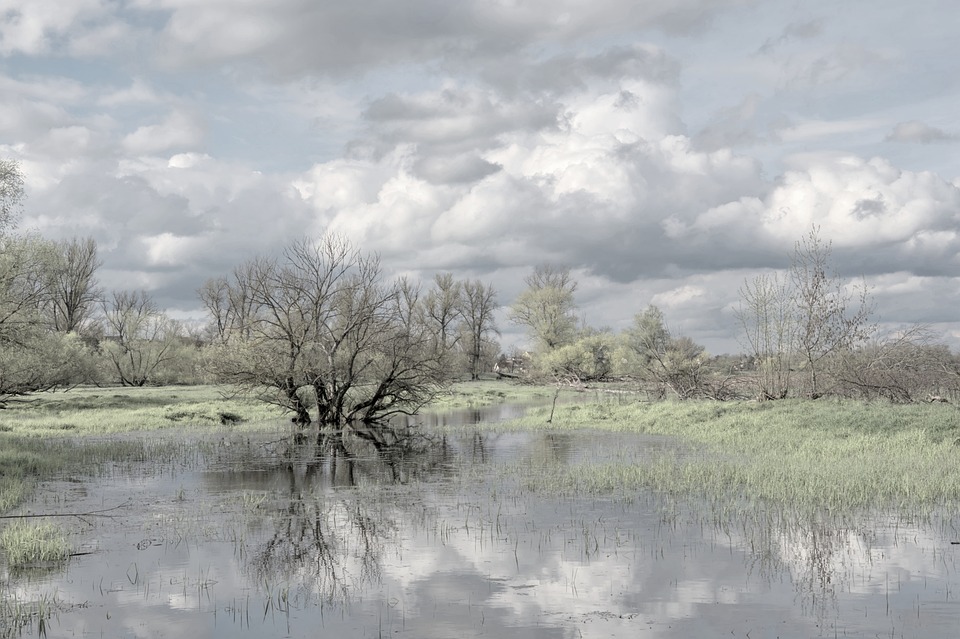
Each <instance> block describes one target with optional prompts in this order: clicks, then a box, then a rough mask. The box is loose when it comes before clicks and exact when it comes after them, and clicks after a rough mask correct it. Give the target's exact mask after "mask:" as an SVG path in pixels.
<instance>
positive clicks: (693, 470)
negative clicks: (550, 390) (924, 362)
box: [495, 400, 960, 512]
mask: <svg viewBox="0 0 960 639" xmlns="http://www.w3.org/2000/svg"><path fill="white" fill-rule="evenodd" d="M548 415H549V407H548V408H546V409H536V410H534V411H532V412H531V413H529V414H528V415H527V416H526V417H524V418H523V419H520V420H516V421H513V422H508V423H506V424H499V425H496V426H495V428H498V429H504V430H507V429H518V430H530V429H556V430H563V429H604V430H611V431H620V432H634V433H638V434H651V435H666V436H670V437H674V438H676V439H677V441H678V443H679V444H680V445H679V446H678V449H677V451H676V452H675V453H673V454H663V455H661V456H660V457H658V458H656V459H653V460H649V461H644V462H632V461H624V462H613V463H596V464H591V463H588V464H581V465H577V466H572V467H569V468H561V469H556V470H552V471H544V472H539V473H536V474H534V475H533V476H532V477H530V478H529V480H528V483H529V485H530V486H531V487H532V488H536V489H539V490H551V491H559V492H571V493H578V494H591V493H593V494H599V493H605V492H610V491H630V490H638V489H642V488H645V489H653V490H656V491H659V492H663V493H669V494H676V495H697V496H702V497H706V498H710V499H714V500H721V501H724V502H725V503H736V502H740V501H742V500H747V501H748V502H749V501H763V502H765V503H768V504H769V503H776V504H780V505H782V506H786V507H796V508H805V509H806V508H816V509H820V510H826V511H831V512H844V511H847V510H850V509H859V508H897V509H906V510H915V509H918V508H919V509H929V508H933V507H936V506H940V505H951V506H954V507H956V506H957V505H958V504H960V463H958V461H960V411H958V410H957V409H956V408H955V407H953V406H949V405H943V404H929V405H926V404H925V405H908V406H901V405H892V404H886V403H880V402H876V403H863V402H853V401H843V402H839V401H817V402H811V401H802V400H797V401H784V402H764V403H736V402H729V403H716V402H660V403H654V404H642V403H637V402H629V403H613V402H604V403H593V404H583V405H563V406H557V409H556V414H555V415H554V419H553V422H552V423H551V424H548V423H547V416H548Z"/></svg>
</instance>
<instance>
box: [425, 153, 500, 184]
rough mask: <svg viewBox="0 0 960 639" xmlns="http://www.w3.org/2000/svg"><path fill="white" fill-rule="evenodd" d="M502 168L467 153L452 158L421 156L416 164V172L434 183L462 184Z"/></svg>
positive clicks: (479, 178)
mask: <svg viewBox="0 0 960 639" xmlns="http://www.w3.org/2000/svg"><path fill="white" fill-rule="evenodd" d="M501 168H503V167H501V166H500V165H499V164H493V163H491V162H487V161H486V160H484V159H483V158H481V157H478V156H476V155H472V154H465V155H459V156H455V157H450V158H445V157H421V158H420V159H419V160H417V162H416V164H415V165H414V172H415V173H416V174H417V175H419V176H420V177H422V178H423V179H425V180H427V181H429V182H433V183H434V184H462V183H467V182H476V181H478V180H481V179H483V178H485V177H487V176H488V175H491V174H493V173H496V172H497V171H499V170H500V169H501Z"/></svg>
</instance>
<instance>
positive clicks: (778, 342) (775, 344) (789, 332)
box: [737, 273, 795, 399]
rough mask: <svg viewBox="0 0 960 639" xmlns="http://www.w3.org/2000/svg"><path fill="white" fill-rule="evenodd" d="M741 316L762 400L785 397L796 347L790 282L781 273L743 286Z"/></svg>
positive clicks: (744, 339)
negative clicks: (754, 364) (754, 363)
mask: <svg viewBox="0 0 960 639" xmlns="http://www.w3.org/2000/svg"><path fill="white" fill-rule="evenodd" d="M737 319H738V321H739V322H740V327H741V329H742V331H743V332H742V336H743V344H744V346H745V348H746V349H747V351H748V353H749V354H750V355H752V356H753V358H754V360H755V362H756V368H757V387H758V390H759V397H760V398H761V399H783V398H785V397H786V396H787V394H788V393H789V392H790V374H791V363H792V359H793V358H792V356H793V350H794V332H795V331H794V326H795V324H794V321H795V313H794V301H793V293H792V291H791V289H790V285H789V282H788V280H787V279H786V278H783V277H781V276H780V275H778V274H776V273H774V274H764V275H758V276H757V277H755V278H753V280H752V281H750V280H747V281H745V282H744V283H743V286H742V287H741V288H740V306H739V308H738V309H737Z"/></svg>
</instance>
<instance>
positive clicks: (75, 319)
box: [44, 237, 102, 333]
mask: <svg viewBox="0 0 960 639" xmlns="http://www.w3.org/2000/svg"><path fill="white" fill-rule="evenodd" d="M101 264H102V262H101V261H100V260H99V258H98V257H97V243H96V241H95V240H94V239H93V238H90V237H88V238H85V239H82V240H81V239H77V238H73V239H71V240H66V241H62V242H55V243H54V244H53V255H52V263H51V265H50V272H49V277H48V282H47V296H46V300H45V304H44V306H45V310H46V315H47V316H48V317H49V321H50V322H51V324H52V326H53V328H54V330H57V331H59V332H61V333H69V332H80V331H81V329H83V327H84V326H85V324H86V323H87V322H89V321H90V319H91V317H92V316H93V312H94V309H95V308H96V305H97V303H98V302H99V301H100V300H101V298H102V292H101V290H100V289H99V287H98V286H97V280H96V273H97V269H98V268H100V266H101Z"/></svg>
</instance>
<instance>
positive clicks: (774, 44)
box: [757, 18, 823, 54]
mask: <svg viewBox="0 0 960 639" xmlns="http://www.w3.org/2000/svg"><path fill="white" fill-rule="evenodd" d="M821 33H823V18H814V19H813V20H805V21H803V22H791V23H790V24H788V25H787V26H786V27H784V28H783V31H782V32H781V33H780V35H779V36H777V37H776V38H767V40H766V41H764V43H763V44H762V45H761V46H760V48H759V49H758V50H757V53H759V54H767V53H770V52H772V51H773V50H774V49H777V48H778V47H780V46H782V45H784V44H787V43H789V42H793V41H796V40H811V39H813V38H816V37H818V36H819V35H820V34H821Z"/></svg>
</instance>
